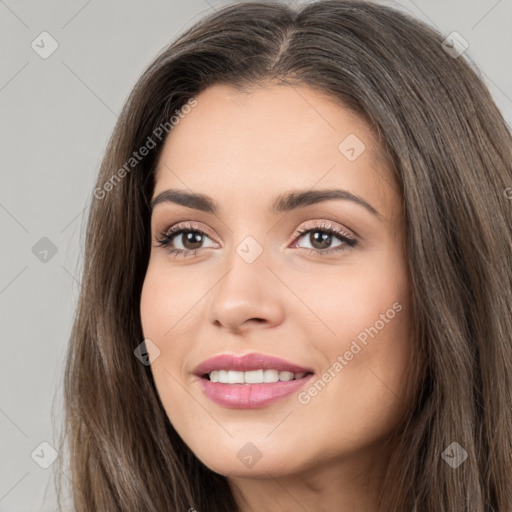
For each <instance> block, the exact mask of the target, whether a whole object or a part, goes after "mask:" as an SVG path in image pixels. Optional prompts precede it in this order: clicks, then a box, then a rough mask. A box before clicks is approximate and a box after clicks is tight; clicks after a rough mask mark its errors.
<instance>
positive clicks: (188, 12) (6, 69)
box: [0, 0, 512, 512]
mask: <svg viewBox="0 0 512 512" xmlns="http://www.w3.org/2000/svg"><path fill="white" fill-rule="evenodd" d="M226 3H229V2H220V1H215V2H214V1H206V0H193V1H188V2H186V3H185V2H178V0H170V1H167V2H166V1H163V0H149V1H146V2H142V1H141V2H134V1H126V0H125V1H121V0H113V1H110V2H108V3H107V2H99V1H94V0H89V1H84V0H73V1H69V0H68V1H64V0H49V1H40V2H36V1H33V0H32V1H23V0H19V1H14V0H6V1H3V0H0V47H1V48H2V49H3V55H2V66H1V69H0V106H1V118H0V119H1V122H0V130H1V134H0V136H1V140H2V144H1V147H0V156H1V162H2V186H1V189H0V193H1V195H0V222H1V228H2V244H1V251H2V252H1V254H2V260H1V261H2V264H1V267H0V307H1V311H2V317H1V318H2V323H1V329H2V331H1V336H2V357H1V368H0V379H1V391H2V392H1V395H0V449H1V451H0V460H1V467H0V512H6V511H13V512H14V511H15V512H23V511H43V510H44V511H46V510H55V497H54V492H53V484H52V481H51V478H52V467H50V468H48V469H43V468H41V467H40V466H39V465H38V464H36V462H35V461H34V460H33V459H32V457H31V454H32V452H33V451H34V450H35V449H36V448H38V447H39V445H40V443H41V442H44V441H46V442H47V443H49V444H50V445H53V446H56V442H55V441H54V440H56V439H57V437H56V434H57V432H56V430H55V429H56V428H58V427H59V425H60V421H61V410H62V398H61V393H62V386H61V378H62V372H63V364H64V356H65V351H66V347H67V343H68V337H69V333H70V329H71V325H72V318H73V313H74V307H75V304H76V299H77V292H78V287H79V284H80V283H79V279H80V268H81V264H82V259H81V258H82V252H83V229H84V223H85V220H86V216H87V211H88V210H87V208H88V204H89V200H90V197H91V194H92V189H93V186H94V180H95V176H96V173H97V172H98V169H99V165H100V162H101V159H102V156H103V152H104V150H105V147H106V143H107V140H108V137H109V136H110V133H111V131H112V129H113V126H114V123H115V121H116V117H117V115H118V113H119V112H120V110H121V107H122V105H123V103H124V101H125V99H126V97H127V95H128V94H129V92H130V90H131V88H132V87H133V85H134V84H135V81H136V80H137V78H138V77H139V76H140V74H141V73H142V71H143V70H144V68H145V67H146V66H147V65H148V64H149V62H150V61H151V60H152V59H153V57H154V56H155V55H156V54H157V52H158V51H159V50H160V49H161V48H163V47H164V46H166V45H167V44H168V43H169V42H170V41H171V40H172V39H173V37H174V36H175V35H177V34H178V33H179V32H180V31H181V30H182V29H184V28H185V27H187V26H189V25H191V24H192V23H193V22H195V21H196V20H198V19H199V18H201V17H202V16H203V15H204V14H206V13H208V12H209V11H211V9H215V8H218V7H220V6H221V5H224V4H226ZM386 3H388V4H390V5H395V6H397V7H400V8H403V9H405V10H407V11H409V12H411V13H412V14H414V15H415V16H416V17H418V18H419V19H421V20H424V21H426V22H428V23H430V24H432V25H434V26H435V27H437V28H438V29H439V30H440V31H441V32H442V33H443V34H445V35H448V34H450V33H451V32H452V31H457V32H459V33H460V34H461V35H462V36H463V37H464V39H466V40H467V41H468V43H469V48H468V50H467V52H466V55H468V56H469V57H470V58H471V59H472V60H473V61H474V62H475V63H476V64H477V65H478V66H479V67H480V69H481V71H482V73H483V77H484V78H485V81H486V83H487V84H488V86H489V88H490V90H491V92H492V94H493V95H494V98H495V100H496V102H497V104H498V106H499V107H500V108H501V110H502V112H503V113H504V115H505V117H506V119H507V120H508V123H509V125H510V124H511V120H512V71H511V59H510V49H511V48H512V31H511V30H510V22H511V21H512V0H499V1H495V0H471V1H467V0H457V1H451V2H447V1H446V0H427V1H420V0H415V1H412V0H402V1H401V2H399V3H397V2H386ZM43 31H47V32H48V33H50V34H51V36H52V37H53V38H54V39H55V40H56V41H57V43H58V48H57V50H56V51H55V52H54V53H53V54H52V55H51V56H49V57H48V58H47V59H43V58H41V57H40V55H39V54H38V53H36V51H34V50H33V49H32V47H31V44H32V42H33V41H34V40H35V41H36V43H38V41H39V43H38V44H39V45H40V46H41V43H40V38H39V37H38V36H39V35H40V34H41V32H43ZM45 48H46V49H47V48H49V40H48V39H46V42H45ZM510 185H511V186H512V183H511V184H510ZM44 237H46V238H47V239H49V240H50V241H51V243H50V244H49V242H48V241H47V240H43V241H40V240H41V239H42V238H44ZM36 244H37V245H36ZM50 245H51V246H52V247H53V246H54V251H55V250H56V251H57V252H56V253H55V254H54V255H52V252H51V249H49V252H48V253H47V254H45V253H44V252H41V251H44V250H45V249H47V250H48V247H49V246H50ZM34 246H35V247H36V248H35V249H33V247H34ZM120 257H122V255H120ZM52 407H53V414H54V416H55V419H56V424H54V423H53V421H52ZM49 453H50V450H49V449H48V448H47V447H44V446H43V447H42V448H38V450H36V454H39V457H37V455H35V456H34V458H35V459H36V460H39V461H42V462H44V461H45V460H46V461H48V460H49V459H48V457H49Z"/></svg>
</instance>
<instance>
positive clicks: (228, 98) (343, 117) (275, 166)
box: [153, 84, 397, 216]
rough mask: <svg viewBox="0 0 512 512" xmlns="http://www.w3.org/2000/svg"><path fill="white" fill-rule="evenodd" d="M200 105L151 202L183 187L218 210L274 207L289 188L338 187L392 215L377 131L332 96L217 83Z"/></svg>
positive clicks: (181, 126)
mask: <svg viewBox="0 0 512 512" xmlns="http://www.w3.org/2000/svg"><path fill="white" fill-rule="evenodd" d="M196 100H197V105H196V106H195V107H194V108H193V109H191V110H190V111H189V112H188V113H187V114H182V116H181V117H180V120H179V123H178V124H176V125H175V126H174V127H173V129H172V131H171V132H170V134H169V136H168V137H167V139H166V141H165V144H164V147H163V150H162V153H161V155H160V158H159V161H158V165H157V169H156V180H155V191H154V194H153V197H155V196H156V195H158V193H160V192H162V191H163V190H165V189H168V188H182V189H190V190H192V191H194V192H196V193H205V194H208V195H210V196H215V197H218V199H219V203H220V204H227V203H229V202H230V201H233V200H234V199H236V197H239V198H240V197H247V196H248V195H250V196H251V197H257V198H260V199H261V201H265V202H266V203H268V204H270V201H271V199H272V198H273V197H275V196H276V195H278V194H279V193H281V192H283V191H288V190H290V189H301V190H303V189H315V188H329V187H333V188H343V189H346V190H349V191H351V192H353V193H354V194H356V195H359V196H363V197H365V198H368V200H369V202H371V203H372V204H374V205H375V206H376V207H377V209H379V211H382V212H383V214H384V215H385V216H391V215H392V214H393V212H392V210H393V206H396V203H397V190H396V187H395V186H394V182H393V178H392V173H391V168H390V166H389V164H388V162H387V160H385V159H384V158H383V156H382V154H383V152H382V148H381V147H380V145H379V144H378V142H377V140H376V137H375V135H374V133H373V131H372V130H371V129H370V127H369V126H368V125H367V123H365V122H364V121H363V120H362V119H361V118H360V117H359V116H357V115H355V114H354V113H352V112H351V111H349V110H347V109H345V108H343V107H342V106H341V105H340V104H339V102H336V101H335V100H334V99H332V98H330V97H329V96H327V95H324V94H322V93H319V92H317V91H314V90H312V89H310V88H308V87H306V86H297V85H294V86H290V85H275V84H272V85H270V84H267V85H264V86H260V87H254V88H252V89H249V90H243V91H241V90H237V89H235V88H233V87H230V86H226V85H215V86H212V87H209V88H208V89H206V90H205V91H203V92H202V93H201V94H200V95H198V96H197V97H196ZM258 204H260V206H262V207H263V206H264V205H263V203H258ZM239 206H240V207H242V208H243V207H244V206H245V207H249V204H248V203H247V202H246V203H244V202H240V204H239ZM251 208H254V204H251Z"/></svg>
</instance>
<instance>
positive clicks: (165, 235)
mask: <svg viewBox="0 0 512 512" xmlns="http://www.w3.org/2000/svg"><path fill="white" fill-rule="evenodd" d="M312 231H321V232H324V233H327V234H329V235H334V236H336V237H337V238H338V239H339V240H340V241H341V242H343V243H344V245H341V246H337V247H335V248H333V249H325V250H320V249H309V248H308V247H299V249H303V250H306V251H308V254H312V253H313V254H316V255H318V256H326V255H328V254H332V253H334V252H341V251H343V250H346V248H347V246H348V247H355V245H356V244H357V241H356V240H355V239H354V238H351V237H349V236H348V235H347V234H346V233H345V232H344V231H342V230H340V229H339V228H336V227H335V226H334V225H333V224H330V223H329V222H325V221H324V222H320V223H319V224H318V225H315V226H311V227H307V228H304V229H302V230H298V231H296V232H295V233H294V241H295V240H297V239H298V238H302V237H303V236H304V235H306V234H308V233H310V232H312ZM183 233H199V234H201V235H204V236H207V237H208V238H210V236H209V235H208V233H206V232H205V231H203V230H202V229H199V228H198V227H195V226H193V225H190V224H185V225H183V224H178V225H177V226H174V227H172V228H171V229H168V230H167V231H165V232H162V233H161V234H160V235H159V236H157V237H156V242H157V246H158V247H168V246H169V245H170V244H171V242H172V241H173V239H174V238H176V237H177V236H178V235H181V234H183ZM198 250H200V249H195V250H188V249H176V248H174V249H169V250H168V252H167V254H168V255H172V256H174V257H178V256H180V255H181V256H182V257H184V258H187V257H192V256H195V255H196V254H197V251H198Z"/></svg>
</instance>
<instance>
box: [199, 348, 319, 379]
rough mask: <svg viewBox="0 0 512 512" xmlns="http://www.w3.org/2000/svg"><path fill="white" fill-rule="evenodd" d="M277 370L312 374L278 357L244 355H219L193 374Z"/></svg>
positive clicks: (204, 363) (200, 375)
mask: <svg viewBox="0 0 512 512" xmlns="http://www.w3.org/2000/svg"><path fill="white" fill-rule="evenodd" d="M260 368H263V369H264V370H279V371H280V372H292V373H302V372H306V373H307V372H312V371H313V370H311V369H310V368H303V367H302V366H298V365H296V364H293V363H290V362H288V361H285V360H284V359H279V358H278V357H273V356H266V355H265V354H256V353H252V354H245V355H243V356H235V355H233V354H220V355H218V356H214V357H211V358H210V359H207V360H206V361H203V362H202V363H201V364H200V365H199V366H198V367H197V368H196V369H195V370H194V373H195V374H196V375H198V376H199V377H202V376H203V375H205V374H206V373H210V372H211V371H213V370H238V371H241V372H248V371H251V370H259V369H260Z"/></svg>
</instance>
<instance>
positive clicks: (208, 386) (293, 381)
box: [194, 354, 314, 409]
mask: <svg viewBox="0 0 512 512" xmlns="http://www.w3.org/2000/svg"><path fill="white" fill-rule="evenodd" d="M194 373H195V374H196V376H197V377H200V378H199V379H198V383H199V385H200V387H201V389H202V391H203V392H204V394H205V395H206V396H207V397H208V398H209V399H210V400H212V401H213V402H214V403H216V404H218V405H221V406H223V407H228V408H236V409H252V408H257V407H266V406H268V405H271V404H273V403H275V402H276V401H278V400H281V399H283V398H285V397H287V396H289V395H291V394H292V393H294V392H296V391H298V390H299V389H300V388H301V387H303V386H304V385H305V383H306V382H308V381H309V380H310V379H311V378H312V377H313V375H314V372H313V371H312V370H311V369H310V368H305V367H302V366H299V365H297V364H294V363H291V362H289V361H286V360H284V359H279V358H276V357H273V356H267V355H263V354H246V355H243V356H236V355H232V354H221V355H218V356H216V357H213V358H210V359H208V360H206V361H204V362H203V363H202V364H200V365H199V366H198V367H197V368H196V370H195V372H194Z"/></svg>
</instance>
